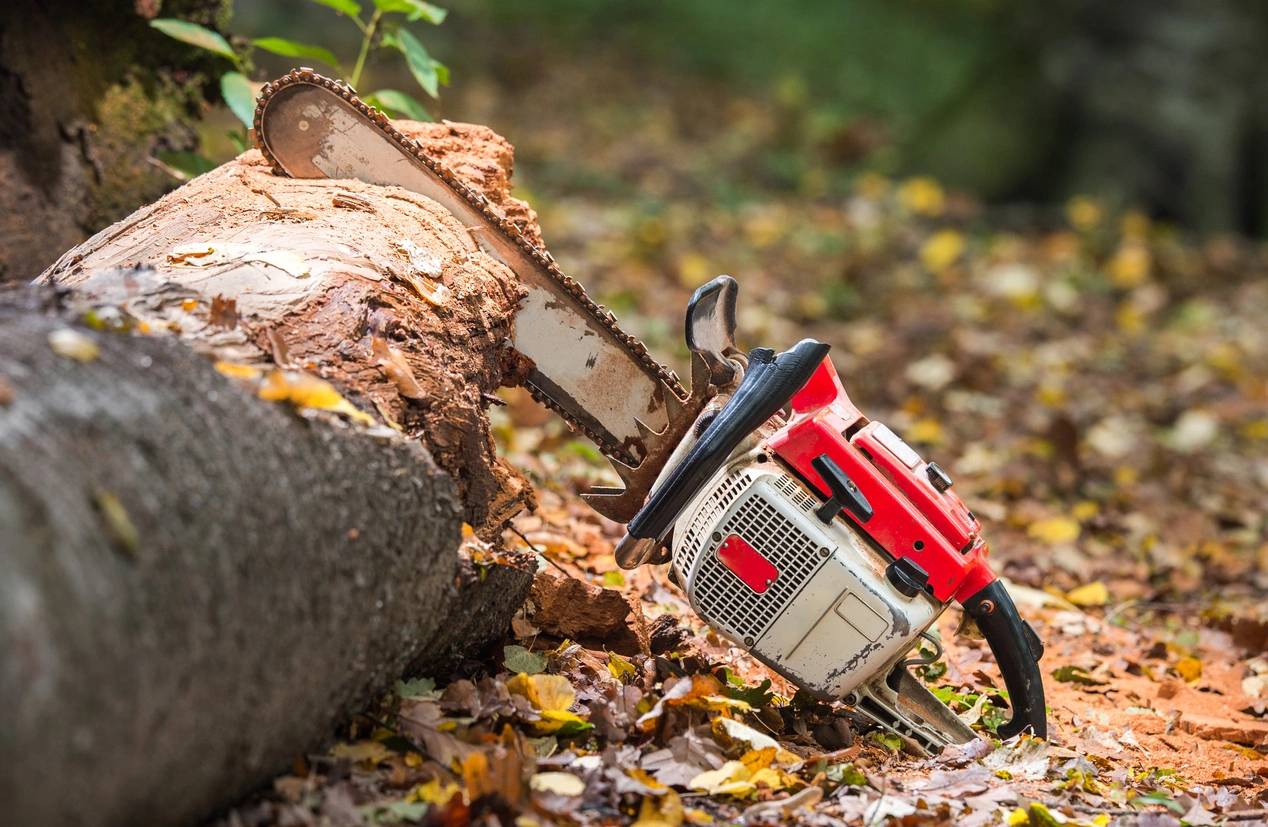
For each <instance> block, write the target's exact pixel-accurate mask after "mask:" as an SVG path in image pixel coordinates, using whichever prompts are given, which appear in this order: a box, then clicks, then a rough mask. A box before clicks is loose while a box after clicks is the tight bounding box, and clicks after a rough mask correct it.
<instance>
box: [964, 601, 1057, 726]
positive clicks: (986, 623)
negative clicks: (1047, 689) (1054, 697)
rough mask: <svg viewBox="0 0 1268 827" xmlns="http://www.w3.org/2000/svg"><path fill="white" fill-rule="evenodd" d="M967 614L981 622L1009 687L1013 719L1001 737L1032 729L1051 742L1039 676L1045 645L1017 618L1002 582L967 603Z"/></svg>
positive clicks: (1005, 682) (1032, 630)
mask: <svg viewBox="0 0 1268 827" xmlns="http://www.w3.org/2000/svg"><path fill="white" fill-rule="evenodd" d="M964 610H965V611H966V612H968V613H969V615H971V616H972V617H973V619H974V620H976V621H977V626H978V628H979V629H981V630H982V634H983V635H984V636H985V637H986V642H987V643H988V644H990V647H991V654H993V655H994V656H995V663H997V664H998V665H999V671H1000V672H1001V673H1002V674H1003V675H1004V685H1005V686H1006V687H1008V703H1009V705H1010V706H1012V708H1013V715H1012V718H1010V719H1009V720H1008V722H1007V723H1004V724H1001V725H1000V727H999V735H1000V737H1001V738H1011V737H1013V736H1014V735H1016V734H1017V733H1019V732H1023V731H1025V730H1027V729H1029V730H1030V731H1031V732H1033V733H1034V734H1035V735H1038V736H1039V737H1040V738H1047V737H1048V713H1047V709H1046V707H1045V704H1044V695H1043V676H1042V674H1041V673H1040V672H1039V659H1040V658H1041V657H1043V642H1042V641H1040V640H1039V636H1038V635H1037V634H1035V630H1034V629H1032V628H1031V627H1030V624H1029V623H1027V622H1026V621H1024V620H1022V619H1021V616H1020V615H1018V614H1017V606H1016V605H1014V603H1013V598H1012V597H1010V596H1009V594H1008V590H1007V589H1005V588H1004V583H1003V582H1002V581H1000V580H995V581H992V582H991V584H990V585H989V586H987V587H985V588H983V589H982V590H981V591H979V592H977V593H976V594H974V595H973V596H972V597H970V598H969V599H968V600H966V601H964Z"/></svg>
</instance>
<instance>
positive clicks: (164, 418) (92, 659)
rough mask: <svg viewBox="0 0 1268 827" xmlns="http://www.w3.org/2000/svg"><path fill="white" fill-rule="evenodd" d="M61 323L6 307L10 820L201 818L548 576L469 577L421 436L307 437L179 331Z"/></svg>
mask: <svg viewBox="0 0 1268 827" xmlns="http://www.w3.org/2000/svg"><path fill="white" fill-rule="evenodd" d="M27 299H28V304H29V303H30V302H29V300H30V299H31V296H29V295H28V296H27ZM67 327H68V322H67V321H66V320H65V319H59V318H58V317H57V316H56V315H55V314H52V315H50V314H46V313H38V312H35V311H33V310H31V309H29V308H23V307H15V305H14V297H13V296H12V295H10V296H8V297H7V298H6V299H5V300H4V301H3V302H0V380H2V381H3V383H4V387H3V389H0V397H2V398H3V399H4V400H6V401H4V402H3V404H2V405H0V547H2V549H0V552H2V553H0V643H2V649H3V652H4V657H3V658H0V708H3V709H4V710H5V713H4V715H3V716H0V766H4V767H5V771H4V772H3V773H0V801H4V802H5V804H4V810H5V821H6V823H12V824H136V823H146V824H180V823H184V822H187V821H189V820H190V819H192V818H196V817H198V816H202V815H206V814H207V813H209V812H210V811H212V810H213V809H214V808H215V807H217V806H219V805H221V804H224V803H226V802H228V801H231V800H233V799H234V798H235V797H236V796H238V795H241V794H242V793H243V792H245V791H246V790H248V789H250V788H251V787H252V786H253V785H254V784H255V783H258V782H259V781H260V780H261V779H263V778H267V777H268V775H269V774H270V773H275V772H277V771H279V770H280V769H282V768H284V767H285V766H287V764H288V762H289V761H290V760H291V758H292V757H293V756H294V755H296V754H297V753H298V752H300V751H302V750H304V749H305V748H308V747H311V746H313V745H315V744H316V743H317V742H320V741H321V740H322V739H323V738H325V737H328V736H329V734H330V732H331V728H332V726H333V725H334V724H335V723H336V722H337V721H339V720H340V719H342V718H344V717H346V716H347V715H348V714H349V713H350V712H352V711H354V709H355V707H356V705H357V704H359V703H363V702H365V701H366V699H367V698H369V697H373V695H374V693H376V692H380V691H382V690H383V689H385V688H386V687H387V686H388V685H389V684H390V682H391V681H392V680H394V679H395V678H396V677H397V676H398V675H399V674H400V673H401V672H402V670H403V669H404V667H405V666H406V665H407V664H409V663H411V662H413V663H414V664H415V666H416V667H427V666H434V665H435V664H436V663H437V662H438V661H439V660H443V659H446V658H448V657H452V656H453V655H454V654H455V653H462V652H469V651H471V649H472V648H474V647H477V646H478V645H480V644H483V643H486V642H487V641H488V640H489V639H490V638H492V637H495V636H497V635H499V634H501V633H502V631H503V630H504V629H505V627H506V624H507V623H508V622H509V620H510V615H511V614H512V613H513V612H514V611H515V609H516V608H517V607H518V606H519V604H520V603H521V602H522V600H523V596H524V594H525V593H526V590H527V588H528V585H529V582H530V579H531V574H529V573H528V572H526V571H522V570H517V569H513V568H508V567H505V566H499V567H495V568H493V569H492V570H490V572H489V573H488V575H487V576H486V577H484V578H480V577H477V576H475V573H474V571H473V569H472V567H471V565H470V564H469V563H461V562H460V560H459V557H458V556H457V555H456V554H455V552H454V549H455V548H456V547H457V545H458V542H459V536H460V532H459V528H460V524H461V522H462V516H461V512H462V507H461V503H460V501H459V499H458V497H457V494H456V490H455V487H454V486H453V484H452V482H451V481H450V479H449V478H448V477H447V476H446V475H445V474H443V473H441V472H440V471H439V470H438V469H437V468H436V467H435V465H434V464H433V463H432V462H431V460H430V459H429V457H428V456H427V453H426V451H425V450H424V449H423V448H422V447H421V446H420V445H418V444H417V443H416V442H411V441H409V440H405V439H400V438H395V439H386V440H384V439H382V438H380V439H375V438H373V437H371V436H367V435H365V434H361V433H356V432H354V431H353V430H352V429H351V428H349V427H347V426H343V427H340V426H338V425H337V424H332V423H331V422H329V421H305V420H304V419H301V418H300V417H297V416H296V415H294V414H293V413H292V412H290V411H289V410H287V409H286V408H283V407H281V406H278V405H275V404H272V403H268V402H264V401H261V400H259V399H256V398H254V397H253V395H252V394H250V393H248V392H247V391H245V390H244V389H242V388H240V387H238V386H236V385H235V384H234V383H232V382H231V381H230V380H228V379H226V378H225V377H223V376H221V375H219V374H218V373H217V372H216V371H215V370H214V369H213V367H212V365H211V363H210V362H209V361H208V360H207V359H206V358H204V357H202V356H200V355H198V354H195V353H193V352H192V351H191V350H189V349H188V348H186V347H184V346H183V345H182V344H181V343H180V342H178V341H176V340H175V339H173V338H157V337H143V336H129V335H126V334H118V333H102V332H93V331H84V335H86V336H89V337H91V339H92V340H93V341H95V342H96V343H97V344H98V345H99V347H100V356H99V357H97V358H96V359H94V360H92V361H88V362H80V361H77V360H74V359H69V358H66V357H64V356H59V355H58V354H57V353H55V352H54V350H53V349H52V348H51V347H50V342H49V335H50V333H52V332H53V331H56V330H64V329H66V328H67ZM323 416H324V417H329V415H323ZM71 791H73V793H72V792H71Z"/></svg>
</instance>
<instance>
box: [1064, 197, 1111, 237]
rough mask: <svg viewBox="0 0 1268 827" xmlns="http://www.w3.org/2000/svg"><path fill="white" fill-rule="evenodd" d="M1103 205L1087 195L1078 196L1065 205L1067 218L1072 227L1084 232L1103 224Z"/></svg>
mask: <svg viewBox="0 0 1268 827" xmlns="http://www.w3.org/2000/svg"><path fill="white" fill-rule="evenodd" d="M1102 215H1103V211H1102V209H1101V205H1100V204H1098V203H1097V202H1096V201H1094V200H1093V199H1091V198H1088V197H1087V196H1085V195H1076V196H1075V197H1073V198H1071V199H1070V200H1069V201H1068V202H1066V205H1065V217H1066V219H1068V220H1069V222H1070V226H1072V227H1074V228H1075V229H1076V230H1083V231H1084V232H1086V231H1088V230H1090V229H1092V228H1093V227H1095V226H1096V225H1097V224H1100V223H1101V216H1102Z"/></svg>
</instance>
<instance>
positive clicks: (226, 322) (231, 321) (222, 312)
mask: <svg viewBox="0 0 1268 827" xmlns="http://www.w3.org/2000/svg"><path fill="white" fill-rule="evenodd" d="M207 322H208V324H210V325H211V326H212V327H224V328H228V329H229V330H232V329H233V328H235V327H237V326H238V302H237V299H231V298H228V297H226V296H220V295H217V296H213V297H212V299H211V313H210V314H209V315H208V317H207Z"/></svg>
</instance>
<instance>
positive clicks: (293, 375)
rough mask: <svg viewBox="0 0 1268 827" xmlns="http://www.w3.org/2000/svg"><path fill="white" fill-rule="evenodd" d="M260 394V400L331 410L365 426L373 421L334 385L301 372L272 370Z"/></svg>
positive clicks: (310, 408)
mask: <svg viewBox="0 0 1268 827" xmlns="http://www.w3.org/2000/svg"><path fill="white" fill-rule="evenodd" d="M257 393H258V395H259V397H260V398H261V399H267V400H269V401H271V402H290V403H291V404H292V405H294V406H295V407H297V408H306V409H309V410H318V411H331V412H333V413H337V414H343V415H344V416H346V417H348V418H349V419H351V420H354V421H356V422H361V423H363V424H365V425H373V424H374V420H373V419H371V418H370V416H369V414H367V413H365V412H364V411H360V410H357V408H355V407H353V405H352V403H351V402H349V401H348V400H346V399H344V398H343V397H342V396H340V395H339V391H337V390H335V386H334V385H332V384H330V383H329V382H327V381H326V380H325V379H319V378H317V377H316V376H312V375H310V374H307V373H303V372H300V371H293V370H285V371H284V370H273V371H271V372H270V373H269V375H268V378H267V379H265V380H264V384H263V385H261V386H260V390H259V391H258V392H257Z"/></svg>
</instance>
